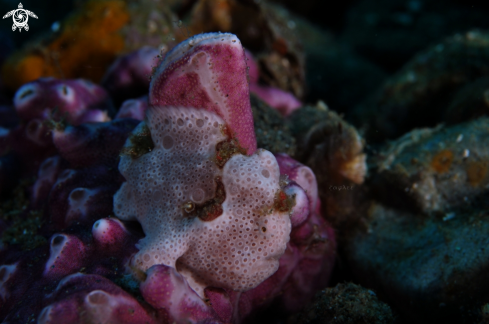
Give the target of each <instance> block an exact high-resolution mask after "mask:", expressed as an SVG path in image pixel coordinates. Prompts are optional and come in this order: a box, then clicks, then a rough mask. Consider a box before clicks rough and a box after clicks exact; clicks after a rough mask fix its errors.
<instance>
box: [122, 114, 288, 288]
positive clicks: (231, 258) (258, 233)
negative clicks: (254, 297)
mask: <svg viewBox="0 0 489 324" xmlns="http://www.w3.org/2000/svg"><path fill="white" fill-rule="evenodd" d="M199 120H200V121H199ZM165 121H168V123H165ZM147 123H148V127H149V129H150V132H151V136H152V139H153V142H154V144H155V147H154V149H153V150H152V151H151V152H149V153H147V154H144V155H143V156H141V157H139V158H137V159H132V158H131V157H129V156H123V157H121V162H120V164H119V170H120V172H121V173H122V174H123V176H124V177H125V179H126V180H127V181H126V182H125V183H124V184H123V185H122V187H121V189H120V190H119V191H118V192H117V193H116V195H115V196H114V211H115V214H116V216H117V217H119V218H120V219H123V220H133V219H137V220H138V221H139V222H140V223H141V225H142V228H143V230H144V232H145V234H146V237H145V238H144V239H142V240H141V241H140V242H139V246H138V247H139V249H140V251H139V252H138V253H137V254H136V255H135V257H134V259H133V265H135V266H136V267H138V268H139V269H141V270H143V271H145V270H147V269H148V268H150V267H151V266H152V265H155V264H164V265H166V266H170V267H173V268H175V269H176V270H177V271H178V272H180V273H181V274H182V275H184V277H185V278H186V279H187V281H188V283H189V285H190V287H191V288H192V289H194V290H195V291H196V292H197V293H198V294H199V295H200V296H201V297H203V289H204V288H205V287H207V286H214V287H222V288H230V289H234V290H238V291H245V290H248V289H251V288H254V287H256V286H257V285H258V284H260V283H261V282H262V281H263V280H265V279H266V278H268V277H269V276H270V275H272V274H273V273H274V272H275V271H276V270H277V268H278V265H279V263H278V260H279V258H280V257H281V256H282V254H283V253H284V251H285V248H286V244H287V242H288V241H289V234H290V227H291V225H290V219H289V216H288V214H287V213H284V212H282V213H280V212H275V211H273V202H274V196H275V194H276V192H277V191H278V190H279V189H280V186H279V176H280V171H279V166H278V164H277V161H276V159H275V157H274V156H273V155H272V154H271V153H270V152H267V151H265V150H258V151H257V153H255V154H254V155H252V156H243V155H240V154H236V155H234V156H233V157H232V158H231V159H230V160H229V161H228V162H227V163H226V165H225V166H224V168H223V169H222V170H221V169H219V168H218V167H217V165H216V164H215V163H214V162H213V158H214V156H215V146H216V144H217V143H219V142H221V141H223V140H224V139H225V136H224V135H223V134H222V133H221V126H220V125H223V124H224V122H223V121H222V119H221V118H220V117H218V116H217V115H216V114H214V113H212V112H208V111H205V110H197V109H193V108H178V109H176V108H167V107H165V108H151V109H150V110H148V122H147ZM202 124H203V125H202ZM143 125H144V122H143V123H141V124H140V125H139V126H138V127H137V128H136V129H135V130H134V132H135V133H137V132H138V131H140V130H141V128H142V127H143ZM198 125H201V126H200V127H199V126H198ZM167 136H170V137H171V138H172V139H173V146H172V147H171V148H169V149H165V147H164V146H165V145H164V143H165V144H167V143H168V142H169V141H168V137H167ZM165 138H166V139H165ZM129 145H130V141H129V140H128V141H127V142H126V146H129ZM166 146H167V147H168V145H166ZM218 176H219V177H221V179H222V183H223V185H224V188H225V191H226V199H225V201H224V203H223V204H222V208H223V214H222V215H221V216H219V217H217V218H216V219H214V220H212V221H207V222H204V221H202V220H201V219H200V218H197V217H195V218H193V217H190V216H189V214H187V213H186V212H185V211H184V209H183V207H182V206H183V205H184V204H185V203H186V202H189V201H194V202H197V201H196V199H193V197H194V196H197V198H200V199H199V202H204V201H207V200H209V199H211V198H213V197H214V194H215V189H216V185H215V182H214V179H215V178H216V177H218ZM202 195H203V196H204V198H201V196H202Z"/></svg>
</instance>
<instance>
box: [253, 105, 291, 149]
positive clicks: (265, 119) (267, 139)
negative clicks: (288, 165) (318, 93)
mask: <svg viewBox="0 0 489 324" xmlns="http://www.w3.org/2000/svg"><path fill="white" fill-rule="evenodd" d="M250 101H251V110H252V111H253V122H254V126H255V134H256V142H257V146H258V147H260V148H263V149H265V150H268V151H270V152H273V153H286V154H288V155H290V156H294V155H295V152H296V141H295V138H294V136H293V135H292V133H291V131H290V129H289V126H288V125H287V124H286V122H285V120H284V118H283V117H282V116H281V115H280V113H279V112H277V111H276V110H275V109H273V108H271V107H270V106H268V105H267V104H266V103H264V102H263V101H261V100H260V99H258V97H256V96H255V95H251V96H250Z"/></svg>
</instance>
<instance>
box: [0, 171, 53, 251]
mask: <svg viewBox="0 0 489 324" xmlns="http://www.w3.org/2000/svg"><path fill="white" fill-rule="evenodd" d="M32 183H33V180H32V179H23V180H21V181H20V183H19V184H18V185H17V187H15V189H14V190H13V191H12V194H11V195H10V197H8V198H7V199H6V200H4V201H2V202H0V219H1V220H3V221H4V222H5V223H7V224H9V226H7V228H6V229H5V230H4V231H3V232H2V235H1V238H0V240H1V241H2V243H3V244H6V245H17V246H20V248H21V249H22V250H32V249H34V248H36V247H38V246H41V245H44V244H46V242H47V240H46V238H45V237H44V236H42V235H39V234H38V231H39V229H40V228H41V226H42V225H43V223H44V219H43V218H44V217H43V216H44V215H43V212H42V211H41V210H28V206H29V199H28V194H27V192H28V188H29V186H31V185H32Z"/></svg>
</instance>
